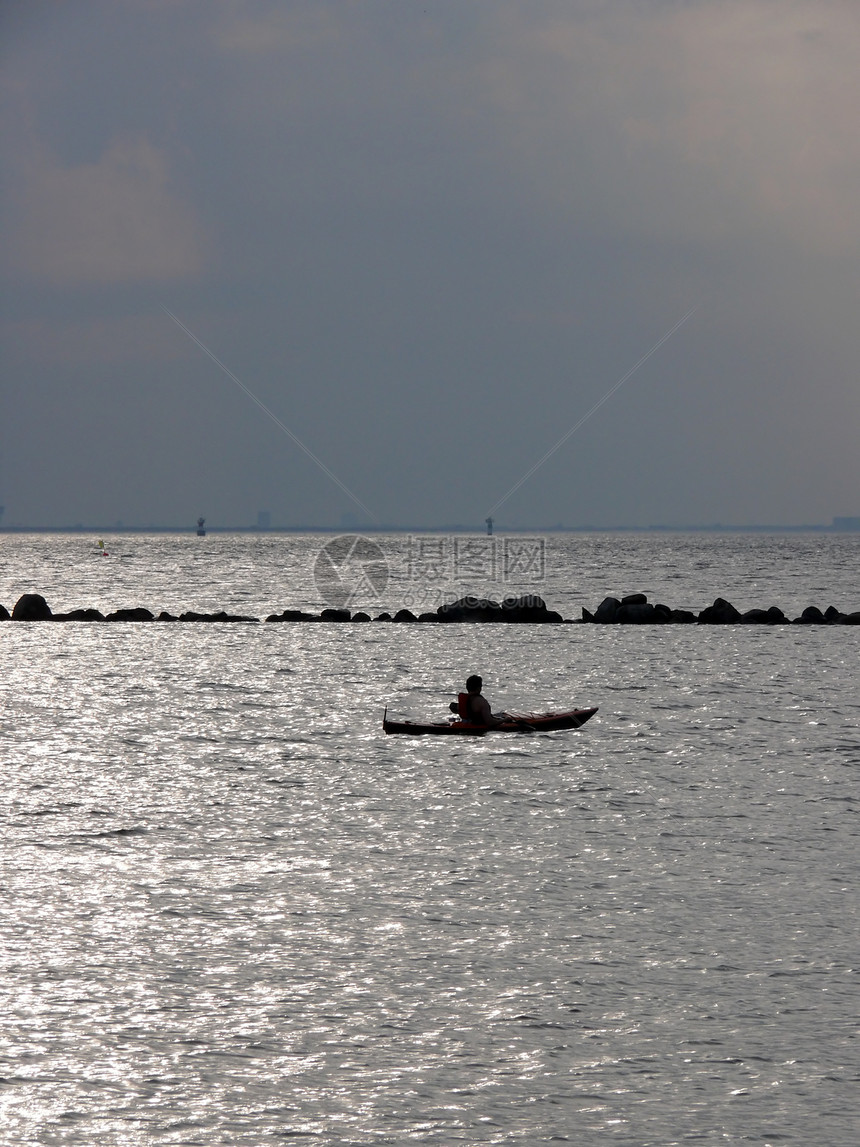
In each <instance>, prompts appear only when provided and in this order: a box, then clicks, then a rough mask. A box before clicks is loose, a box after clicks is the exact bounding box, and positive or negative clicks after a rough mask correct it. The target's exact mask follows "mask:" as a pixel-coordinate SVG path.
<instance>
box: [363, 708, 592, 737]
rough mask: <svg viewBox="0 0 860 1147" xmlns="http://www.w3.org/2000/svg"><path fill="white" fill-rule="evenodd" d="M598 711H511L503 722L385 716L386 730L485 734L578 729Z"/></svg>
mask: <svg viewBox="0 0 860 1147" xmlns="http://www.w3.org/2000/svg"><path fill="white" fill-rule="evenodd" d="M596 712H597V708H596V707H595V708H594V709H568V710H567V712H565V713H509V714H508V716H507V720H505V721H503V722H502V723H501V725H489V726H487V725H476V724H474V723H473V722H471V721H458V720H451V721H444V722H443V721H440V722H439V723H438V724H426V725H425V724H419V723H418V722H416V721H389V720H388V716H387V714H388V710H386V711H385V714H384V715H383V717H382V731H383V732H384V733H407V734H408V735H410V736H412V737H420V736H421V735H422V734H425V733H430V734H432V735H434V736H437V737H439V736H441V737H451V736H454V737H482V736H483V735H484V733H550V732H553V731H554V730H556V729H578V728H579V727H580V725H584V724H585V722H586V721H588V720H590V719H591V718H592V717H593V716H594V714H595V713H596Z"/></svg>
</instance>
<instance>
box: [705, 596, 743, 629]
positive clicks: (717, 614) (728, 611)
mask: <svg viewBox="0 0 860 1147" xmlns="http://www.w3.org/2000/svg"><path fill="white" fill-rule="evenodd" d="M740 620H741V614H740V612H739V610H737V609H735V607H734V606H733V605H732V603H731V602H730V601H726V600H725V598H722V597H718V598H717V599H716V601H715V602H714V604H713V605H709V606H707V607H706V608H705V609H703V610H702V612H701V613H700V614H699V622H700V623H702V624H705V625H736V624H737V623H738V622H739V621H740Z"/></svg>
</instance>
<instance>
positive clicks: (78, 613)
mask: <svg viewBox="0 0 860 1147" xmlns="http://www.w3.org/2000/svg"><path fill="white" fill-rule="evenodd" d="M104 619H105V618H104V614H103V613H99V611H98V610H97V609H73V610H72V611H71V612H70V613H55V614H54V621H104Z"/></svg>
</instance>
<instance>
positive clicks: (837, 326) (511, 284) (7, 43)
mask: <svg viewBox="0 0 860 1147" xmlns="http://www.w3.org/2000/svg"><path fill="white" fill-rule="evenodd" d="M0 41H1V42H2V97H3V110H2V129H3V144H2V146H3V152H4V156H3V158H4V161H5V162H4V165H3V166H4V170H5V174H4V176H3V200H4V206H3V214H2V231H3V246H2V251H3V272H2V273H3V288H4V298H5V307H4V316H3V332H2V333H3V347H4V351H3V366H2V407H0V447H2V453H0V503H3V504H5V507H6V510H5V516H4V518H3V524H4V525H14V524H29V525H58V524H70V525H71V524H75V523H85V524H105V525H109V524H111V523H114V522H116V521H122V522H123V523H125V524H126V525H138V526H145V525H148V524H163V525H182V524H186V523H193V521H194V520H195V519H196V517H197V516H198V515H199V514H203V515H204V516H205V517H206V518H207V521H208V522H209V523H210V524H211V525H213V526H215V525H251V524H253V523H254V522H255V521H256V519H257V514H258V511H260V510H266V511H269V513H270V514H271V522H272V524H273V525H282V524H283V525H295V524H299V523H318V524H321V525H330V526H331V525H335V526H336V525H338V524H341V523H343V524H345V523H349V522H363V521H366V520H367V519H368V513H369V514H370V515H372V516H373V518H375V519H376V520H378V521H379V522H384V523H394V524H398V523H399V524H414V525H423V526H430V525H441V524H447V523H474V524H475V526H476V527H480V526H481V524H482V522H483V519H484V517H486V515H487V513H488V512H490V510H491V509H492V508H493V507H497V508H496V509H495V510H494V516H495V518H496V521H497V522H498V523H499V524H500V525H514V524H528V525H531V526H535V527H548V526H552V525H553V524H556V523H560V524H564V525H567V526H576V525H583V524H588V523H597V524H602V525H609V526H611V525H648V524H652V523H661V524H669V525H683V524H696V523H699V524H704V523H713V522H723V523H732V524H739V525H743V524H752V523H784V524H788V525H791V524H800V523H816V522H829V521H830V520H831V518H832V517H833V516H834V515H857V514H860V381H858V362H860V322H858V302H860V292H858V287H860V131H858V122H860V4H857V3H855V2H851V0H846V2H842V0H840V2H836V0H833V2H831V0H808V2H807V0H686V2H684V0H629V2H628V0H602V2H601V0H424V2H421V0H416V2H412V0H353V2H347V0H337V2H327V0H245V2H241V3H239V2H221V0H124V2H122V3H119V2H117V0H108V2H106V3H99V2H95V0H75V2H73V3H72V2H66V3H63V2H60V0H50V2H43V0H4V2H3V5H2V7H0ZM691 307H696V310H695V311H694V312H693V313H692V314H691V315H689V317H688V318H687V319H686V321H685V322H684V323H683V325H682V326H681V327H680V328H679V329H678V330H677V331H675V333H674V334H672V336H671V337H670V338H669V339H668V340H667V341H666V342H664V343H663V345H662V346H660V347H659V348H658V349H657V350H655V351H654V353H653V354H652V355H651V356H650V357H649V358H648V359H647V361H646V362H645V363H644V364H643V365H642V366H640V368H639V369H638V370H637V371H636V372H635V373H634V374H633V375H632V376H631V377H630V378H629V379H628V380H627V381H626V382H625V383H624V385H623V386H621V387H620V388H619V389H618V390H616V391H615V392H614V393H613V394H611V395H610V396H609V397H608V398H607V399H606V401H605V402H604V403H603V404H602V405H600V406H599V408H598V409H597V410H596V411H595V412H594V413H593V414H592V415H591V416H590V417H589V418H588V419H587V420H586V421H585V422H584V423H583V424H582V426H580V427H579V429H577V430H576V431H575V433H573V434H572V435H571V436H570V438H569V439H568V440H567V441H566V442H565V443H564V444H563V445H562V446H560V447H559V449H558V450H556V451H555V452H554V453H553V454H552V455H551V457H549V458H548V459H547V460H546V461H545V462H544V463H543V465H541V466H540V467H539V468H538V469H537V470H536V471H535V472H534V474H533V475H532V476H531V477H530V478H529V479H528V480H527V481H525V482H523V483H522V484H521V485H519V486H518V488H517V489H516V490H515V492H514V493H512V494H511V495H510V496H509V497H507V499H506V500H504V501H502V504H501V505H497V504H498V503H499V502H500V500H502V499H505V495H506V494H507V493H508V491H510V490H511V488H512V487H514V486H515V485H516V484H517V483H518V482H519V481H520V479H521V478H522V477H523V475H524V474H526V473H527V472H528V471H529V470H530V469H531V468H532V467H533V466H534V464H535V463H536V462H538V461H539V460H540V459H541V458H542V457H544V456H545V455H546V454H547V453H548V451H550V450H551V448H552V447H553V446H554V445H555V443H557V442H558V441H559V439H561V438H562V437H563V436H564V435H565V434H566V433H567V432H568V431H569V430H571V429H572V428H573V427H574V426H575V425H576V424H577V423H578V422H579V421H580V420H581V419H582V418H583V416H584V415H586V414H587V413H588V412H589V411H590V410H591V409H592V407H594V406H595V404H597V403H599V402H600V400H601V399H602V398H604V397H605V396H606V395H607V394H608V392H609V391H610V390H612V388H613V387H615V386H616V384H617V383H618V382H619V380H621V379H622V378H623V377H624V376H625V375H626V374H627V372H628V371H629V370H630V369H631V367H633V366H634V365H635V364H636V363H637V362H638V361H639V360H640V359H641V358H642V357H643V356H644V355H646V354H647V352H648V351H649V350H651V348H652V347H654V345H655V344H656V343H657V342H658V341H659V340H660V339H661V338H662V337H663V336H664V335H665V334H666V333H667V332H668V331H670V330H671V328H672V327H673V326H675V324H676V323H677V322H678V320H679V319H681V318H682V317H683V316H684V315H685V314H687V312H688V311H689V310H690V308H691ZM165 308H166V309H167V310H169V311H170V312H171V313H172V314H173V315H175V316H176V318H177V319H178V320H180V321H181V323H182V324H184V326H185V327H186V328H187V329H188V330H189V331H190V332H192V333H193V335H194V336H195V337H196V338H197V339H198V340H199V341H200V343H202V344H203V345H204V346H205V347H206V348H208V350H209V352H210V353H211V355H214V356H215V358H217V359H218V360H220V362H221V363H223V364H224V366H225V367H227V368H228V369H229V370H230V371H231V372H232V374H233V375H234V376H235V379H238V380H239V381H240V382H241V383H242V384H243V386H244V387H245V388H246V389H245V390H243V389H241V388H240V386H239V385H238V384H237V382H236V381H235V379H234V378H231V377H230V376H228V375H227V374H226V373H224V371H222V370H221V369H220V367H219V366H218V364H217V363H216V362H215V361H214V360H213V358H211V357H209V356H208V355H207V354H205V353H204V351H203V350H202V349H201V348H200V346H199V345H197V343H195V342H194V341H192V339H191V338H190V337H189V335H188V334H187V333H185V331H183V330H182V329H180V327H179V326H178V325H177V324H176V323H175V322H174V321H173V319H171V318H170V317H169V316H168V314H167V313H166V311H165ZM249 392H250V394H249ZM251 395H253V396H255V397H256V399H258V400H259V403H262V404H263V406H265V407H266V408H267V409H268V411H269V412H271V415H274V416H275V418H277V419H278V420H279V421H280V424H281V425H279V424H278V422H276V421H275V418H273V417H270V414H269V413H267V412H266V411H265V410H264V409H262V408H261V406H260V405H258V404H257V403H255V402H254V401H253V399H252V397H251ZM284 427H286V428H287V429H288V430H289V432H290V433H289V434H288V433H286V432H285V430H284ZM291 435H292V436H291ZM299 442H300V443H302V444H303V445H304V447H305V448H306V450H307V451H310V453H311V454H313V455H314V456H315V458H316V459H319V461H320V462H321V463H322V464H323V465H318V464H317V462H316V461H314V460H313V458H311V457H310V456H309V454H308V453H306V452H305V451H303V450H302V449H301V447H300V446H299V445H298V443H299ZM362 507H366V509H367V511H368V513H366V512H365V510H364V509H363V508H362ZM349 515H354V517H349Z"/></svg>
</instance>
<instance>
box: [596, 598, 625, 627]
mask: <svg viewBox="0 0 860 1147" xmlns="http://www.w3.org/2000/svg"><path fill="white" fill-rule="evenodd" d="M620 608H621V602H620V601H619V600H618V598H617V597H605V598H604V599H603V601H602V602H601V603H600V605H599V606H598V607H597V612H596V613H595V615H594V620H595V621H596V622H599V623H601V624H603V625H611V624H612V623H613V622H614V621H615V614H616V613H617V612H618V610H619V609H620Z"/></svg>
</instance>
